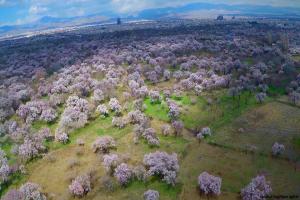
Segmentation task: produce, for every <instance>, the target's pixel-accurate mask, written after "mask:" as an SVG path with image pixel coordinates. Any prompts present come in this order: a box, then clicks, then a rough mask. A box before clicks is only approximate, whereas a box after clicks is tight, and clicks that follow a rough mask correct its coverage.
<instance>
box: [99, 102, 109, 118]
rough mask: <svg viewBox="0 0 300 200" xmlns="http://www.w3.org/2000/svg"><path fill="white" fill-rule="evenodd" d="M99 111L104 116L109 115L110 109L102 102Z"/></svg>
mask: <svg viewBox="0 0 300 200" xmlns="http://www.w3.org/2000/svg"><path fill="white" fill-rule="evenodd" d="M97 111H98V112H99V113H100V115H102V116H107V115H108V109H107V107H106V105H105V104H101V105H99V106H98V107H97Z"/></svg>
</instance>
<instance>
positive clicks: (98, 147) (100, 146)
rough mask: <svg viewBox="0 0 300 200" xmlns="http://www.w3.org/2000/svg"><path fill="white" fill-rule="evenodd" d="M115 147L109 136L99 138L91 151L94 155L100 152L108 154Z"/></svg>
mask: <svg viewBox="0 0 300 200" xmlns="http://www.w3.org/2000/svg"><path fill="white" fill-rule="evenodd" d="M115 147H116V142H115V140H114V139H113V138H112V137H110V136H102V137H99V138H97V139H96V141H95V142H94V143H93V145H92V148H93V151H94V152H95V153H96V152H98V151H101V152H102V153H108V152H109V150H110V149H112V148H115Z"/></svg>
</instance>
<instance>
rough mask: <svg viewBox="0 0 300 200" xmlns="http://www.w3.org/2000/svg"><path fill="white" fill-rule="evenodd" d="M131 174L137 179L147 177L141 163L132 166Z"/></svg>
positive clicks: (142, 179)
mask: <svg viewBox="0 0 300 200" xmlns="http://www.w3.org/2000/svg"><path fill="white" fill-rule="evenodd" d="M133 175H134V178H136V179H137V180H138V181H145V180H146V178H147V174H146V169H145V167H144V166H142V165H138V166H136V167H134V168H133Z"/></svg>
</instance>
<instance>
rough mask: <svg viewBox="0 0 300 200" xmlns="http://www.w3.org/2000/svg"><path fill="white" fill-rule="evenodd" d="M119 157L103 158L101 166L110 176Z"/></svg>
mask: <svg viewBox="0 0 300 200" xmlns="http://www.w3.org/2000/svg"><path fill="white" fill-rule="evenodd" d="M119 161H120V159H119V156H118V155H117V154H107V155H104V156H103V165H104V167H105V169H106V171H107V172H109V173H110V174H111V173H112V172H113V171H114V170H115V168H116V167H117V165H118V164H119Z"/></svg>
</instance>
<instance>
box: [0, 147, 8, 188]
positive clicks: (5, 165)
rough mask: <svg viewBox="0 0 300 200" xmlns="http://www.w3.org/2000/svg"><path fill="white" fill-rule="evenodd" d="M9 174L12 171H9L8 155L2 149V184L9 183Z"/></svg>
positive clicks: (0, 156) (0, 157)
mask: <svg viewBox="0 0 300 200" xmlns="http://www.w3.org/2000/svg"><path fill="white" fill-rule="evenodd" d="M9 172H10V169H9V165H8V160H7V157H6V154H5V152H4V151H3V150H2V149H0V178H1V182H0V183H3V182H6V181H7V179H8V176H9Z"/></svg>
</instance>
